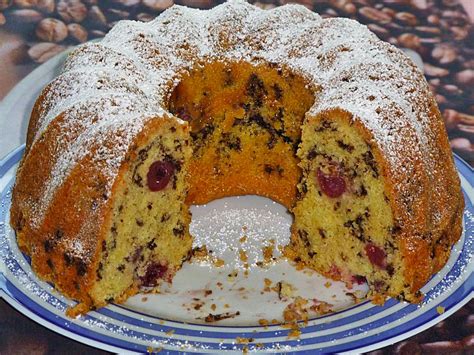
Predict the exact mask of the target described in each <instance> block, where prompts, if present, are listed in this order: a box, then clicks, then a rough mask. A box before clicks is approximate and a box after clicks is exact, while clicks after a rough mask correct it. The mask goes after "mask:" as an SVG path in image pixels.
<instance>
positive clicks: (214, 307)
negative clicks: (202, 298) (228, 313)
mask: <svg viewBox="0 0 474 355" xmlns="http://www.w3.org/2000/svg"><path fill="white" fill-rule="evenodd" d="M216 308H217V306H216V304H215V303H213V304H211V309H212V310H213V311H215V310H216Z"/></svg>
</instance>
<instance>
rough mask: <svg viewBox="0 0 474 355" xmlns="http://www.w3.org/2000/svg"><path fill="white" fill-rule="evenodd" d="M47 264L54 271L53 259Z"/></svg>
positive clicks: (47, 261)
mask: <svg viewBox="0 0 474 355" xmlns="http://www.w3.org/2000/svg"><path fill="white" fill-rule="evenodd" d="M46 264H47V265H48V266H49V268H50V269H51V270H54V264H53V262H52V261H51V259H48V260H46Z"/></svg>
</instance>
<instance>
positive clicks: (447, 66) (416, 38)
mask: <svg viewBox="0 0 474 355" xmlns="http://www.w3.org/2000/svg"><path fill="white" fill-rule="evenodd" d="M467 1H472V2H474V0H467ZM221 2H222V1H211V0H194V1H193V0H187V1H186V0H176V1H173V0H104V1H99V0H59V1H54V0H0V29H2V28H3V29H4V30H5V31H8V32H14V33H17V34H21V38H22V40H23V44H22V45H21V46H18V47H17V48H16V49H15V51H14V53H13V54H12V55H13V56H14V61H15V62H17V63H19V64H21V63H25V62H35V63H38V64H40V63H44V62H45V61H47V60H48V59H49V58H51V57H52V56H54V55H56V54H57V53H59V52H61V51H63V50H64V49H66V48H67V47H69V46H74V45H77V44H79V43H83V42H86V41H87V40H90V39H93V38H99V37H102V36H104V35H105V34H106V33H107V31H109V30H110V28H112V27H113V26H114V24H115V23H116V22H117V21H119V20H122V19H134V20H139V21H150V20H151V19H153V18H154V17H155V16H156V15H158V14H159V13H160V12H162V11H163V10H164V9H166V8H167V7H169V6H171V5H173V3H177V4H181V5H188V6H193V7H199V8H210V7H213V6H215V5H217V4H218V3H221ZM251 2H253V3H254V4H256V5H258V6H260V7H262V8H272V7H275V6H278V5H282V4H284V3H287V2H290V1H286V0H276V1H275V0H273V1H269V0H267V1H251ZM293 2H298V3H301V4H303V5H305V6H307V7H308V8H310V9H311V10H315V11H317V12H319V13H320V14H321V15H322V16H323V17H334V16H343V17H350V18H353V19H356V20H358V21H360V22H362V23H364V24H366V25H367V26H368V27H369V28H370V29H371V30H372V31H373V32H375V33H376V34H377V35H378V36H379V37H380V38H381V39H383V40H385V41H388V42H390V43H392V44H394V45H396V46H398V47H404V48H410V49H412V50H414V51H416V52H417V53H418V54H419V55H420V56H421V58H422V60H423V62H424V72H425V75H426V77H427V79H428V81H429V83H430V86H431V88H432V90H433V92H434V93H435V95H436V99H437V101H438V103H439V106H440V109H441V112H442V113H443V116H444V120H445V122H446V127H447V129H448V131H449V136H450V141H451V146H452V147H453V150H454V151H455V152H456V153H458V154H459V155H461V156H462V157H463V158H464V159H466V160H467V161H468V162H470V163H471V164H474V144H473V141H474V89H473V88H474V26H473V24H472V21H470V19H469V16H468V15H467V14H466V12H465V10H464V8H463V6H462V5H461V4H459V1H458V0H377V1H376V0H300V1H293Z"/></svg>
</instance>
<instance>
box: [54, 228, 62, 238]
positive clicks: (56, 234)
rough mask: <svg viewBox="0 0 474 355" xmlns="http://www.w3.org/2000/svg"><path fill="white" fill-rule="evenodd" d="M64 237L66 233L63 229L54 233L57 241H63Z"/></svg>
mask: <svg viewBox="0 0 474 355" xmlns="http://www.w3.org/2000/svg"><path fill="white" fill-rule="evenodd" d="M63 236H64V232H63V231H62V230H61V229H57V230H56V232H54V237H55V238H56V239H61V238H62V237H63Z"/></svg>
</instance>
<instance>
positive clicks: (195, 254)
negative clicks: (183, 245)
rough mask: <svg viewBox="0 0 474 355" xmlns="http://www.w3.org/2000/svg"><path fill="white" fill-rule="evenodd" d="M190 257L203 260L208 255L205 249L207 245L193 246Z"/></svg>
mask: <svg viewBox="0 0 474 355" xmlns="http://www.w3.org/2000/svg"><path fill="white" fill-rule="evenodd" d="M191 253H192V258H193V259H196V260H205V259H206V258H208V257H209V251H208V250H207V246H205V245H202V246H200V247H195V248H194V249H193V250H192V252H191Z"/></svg>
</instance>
